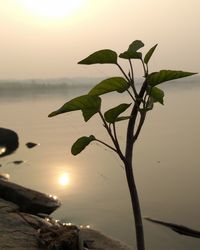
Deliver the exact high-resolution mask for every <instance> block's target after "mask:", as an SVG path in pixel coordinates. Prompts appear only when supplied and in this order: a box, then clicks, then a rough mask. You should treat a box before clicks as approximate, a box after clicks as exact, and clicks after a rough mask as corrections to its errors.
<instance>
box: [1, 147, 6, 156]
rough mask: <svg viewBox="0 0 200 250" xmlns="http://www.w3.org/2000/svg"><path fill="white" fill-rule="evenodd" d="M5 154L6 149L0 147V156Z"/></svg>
mask: <svg viewBox="0 0 200 250" xmlns="http://www.w3.org/2000/svg"><path fill="white" fill-rule="evenodd" d="M5 152H6V147H2V146H0V155H2V154H3V153H5Z"/></svg>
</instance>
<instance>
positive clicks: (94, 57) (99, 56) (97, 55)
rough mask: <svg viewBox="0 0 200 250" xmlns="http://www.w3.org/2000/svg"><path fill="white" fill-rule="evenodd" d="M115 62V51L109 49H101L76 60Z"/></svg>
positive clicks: (92, 62) (83, 61)
mask: <svg viewBox="0 0 200 250" xmlns="http://www.w3.org/2000/svg"><path fill="white" fill-rule="evenodd" d="M97 63H100V64H105V63H108V64H117V53H116V52H115V51H113V50H110V49H103V50H99V51H96V52H94V53H93V54H91V55H89V56H88V57H86V58H85V59H83V60H82V61H80V62H78V64H86V65H90V64H97Z"/></svg>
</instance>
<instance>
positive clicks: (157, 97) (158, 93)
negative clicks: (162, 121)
mask: <svg viewBox="0 0 200 250" xmlns="http://www.w3.org/2000/svg"><path fill="white" fill-rule="evenodd" d="M164 95H165V94H164V91H163V90H162V89H159V88H157V87H153V88H150V90H149V96H150V97H151V98H153V101H154V102H159V103H161V104H164V100H163V98H164Z"/></svg>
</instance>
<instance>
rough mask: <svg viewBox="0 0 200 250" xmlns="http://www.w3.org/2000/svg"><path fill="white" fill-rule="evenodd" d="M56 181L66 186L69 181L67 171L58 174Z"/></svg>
mask: <svg viewBox="0 0 200 250" xmlns="http://www.w3.org/2000/svg"><path fill="white" fill-rule="evenodd" d="M58 182H59V184H60V185H61V186H67V185H69V183H70V177H69V174H68V173H63V174H61V175H60V176H59V179H58Z"/></svg>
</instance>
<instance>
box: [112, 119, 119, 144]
mask: <svg viewBox="0 0 200 250" xmlns="http://www.w3.org/2000/svg"><path fill="white" fill-rule="evenodd" d="M113 133H114V137H115V141H116V143H117V145H118V147H119V141H118V138H117V132H116V126H115V123H113Z"/></svg>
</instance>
